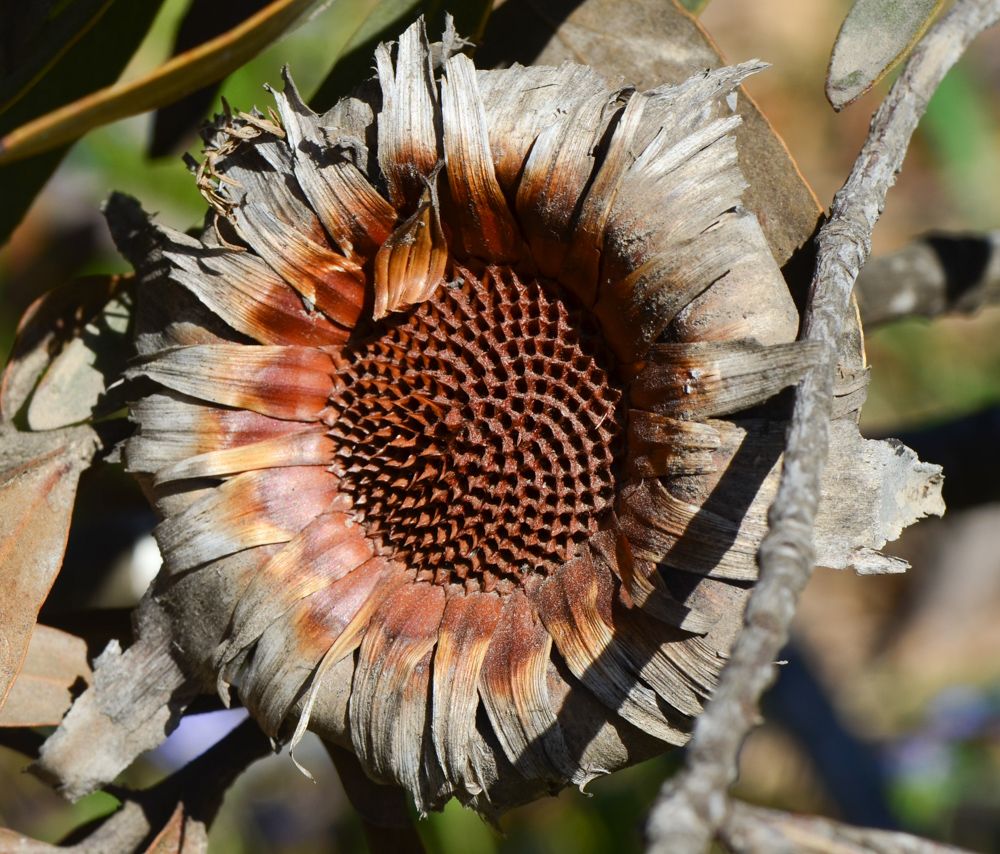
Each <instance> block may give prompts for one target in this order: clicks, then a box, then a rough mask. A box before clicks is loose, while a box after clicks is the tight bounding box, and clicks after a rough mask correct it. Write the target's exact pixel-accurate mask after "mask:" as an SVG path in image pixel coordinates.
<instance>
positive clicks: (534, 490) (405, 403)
mask: <svg viewBox="0 0 1000 854" xmlns="http://www.w3.org/2000/svg"><path fill="white" fill-rule="evenodd" d="M457 273H458V274H459V278H457V279H456V280H455V281H453V282H451V283H450V284H448V285H445V286H442V287H440V288H438V289H437V291H436V292H435V294H434V295H433V296H432V297H430V298H429V299H428V300H427V301H425V302H424V303H422V304H420V305H419V306H418V307H416V308H415V309H413V310H412V311H411V312H409V313H406V314H396V315H392V316H390V317H389V318H387V319H385V320H383V321H381V322H380V323H379V324H378V325H377V326H376V327H375V329H374V331H373V333H372V334H371V335H369V336H368V337H366V338H365V339H364V340H363V341H361V342H359V343H357V344H350V345H348V346H347V347H346V348H345V349H344V351H343V352H342V353H341V355H340V358H339V359H338V360H337V361H338V367H337V371H336V375H335V378H334V379H335V384H336V390H335V391H334V393H333V394H332V396H331V398H330V414H329V416H328V418H327V419H326V421H327V424H328V425H329V427H330V436H331V437H332V438H333V439H334V441H335V442H336V444H337V453H336V455H335V462H334V464H333V467H332V470H333V471H334V472H335V473H336V474H337V475H338V477H339V478H340V479H341V487H340V488H341V489H342V490H343V491H345V492H347V493H349V494H350V495H351V497H352V499H353V502H354V506H355V508H356V509H357V511H358V512H359V513H360V514H361V516H362V518H363V522H364V524H365V526H366V528H367V530H368V532H369V534H370V535H371V536H373V537H374V538H375V539H376V540H378V541H379V542H380V543H381V545H382V547H383V549H384V550H385V551H386V552H387V553H388V554H391V555H392V556H393V557H396V558H398V559H401V560H405V561H406V562H407V563H408V564H409V565H410V566H411V567H413V568H414V569H416V570H417V573H418V578H419V579H422V580H424V581H432V582H434V583H437V584H451V583H464V584H465V586H466V589H469V590H476V589H482V590H487V591H489V590H499V591H501V592H504V591H510V590H513V589H514V588H515V587H516V586H518V585H519V584H523V583H525V582H527V581H528V580H529V579H530V578H531V577H535V576H542V577H544V576H547V575H549V574H551V573H552V572H553V571H554V570H555V569H556V568H557V567H558V566H560V565H561V564H562V563H564V562H565V561H567V560H569V559H570V558H571V557H573V555H574V553H575V552H576V550H577V548H578V547H579V546H580V545H582V544H584V543H586V542H587V541H588V540H589V538H590V537H591V536H592V535H593V534H594V533H596V531H597V529H598V526H599V523H600V521H601V519H602V518H603V517H604V516H605V515H606V514H607V513H608V512H609V511H610V510H611V507H612V504H613V501H614V496H615V492H616V480H617V479H618V478H619V474H618V472H619V469H620V461H621V459H622V458H623V456H624V454H623V451H624V435H625V434H624V420H623V418H624V416H623V414H622V412H623V407H621V406H619V401H620V400H621V399H622V391H623V385H622V383H621V382H620V380H619V378H618V372H617V367H616V364H615V359H614V356H613V355H612V354H611V352H610V350H609V349H608V347H607V346H606V345H605V344H604V340H603V337H602V334H601V331H600V327H599V326H598V324H597V323H596V321H595V320H594V319H593V317H592V316H591V315H590V313H589V312H587V311H586V310H585V309H583V308H582V307H581V306H580V305H579V304H578V303H577V302H576V300H575V298H574V297H573V296H572V295H571V294H569V293H567V292H565V291H564V290H563V289H561V288H559V286H558V285H556V284H555V283H552V282H549V281H546V280H541V281H540V280H530V281H527V282H522V281H521V280H520V279H519V278H518V276H517V275H516V274H515V273H513V272H512V271H510V270H509V269H507V268H497V267H490V268H488V269H487V271H486V273H485V274H484V275H483V276H482V277H477V276H475V275H473V274H472V273H471V272H469V271H468V270H464V269H462V268H458V269H457Z"/></svg>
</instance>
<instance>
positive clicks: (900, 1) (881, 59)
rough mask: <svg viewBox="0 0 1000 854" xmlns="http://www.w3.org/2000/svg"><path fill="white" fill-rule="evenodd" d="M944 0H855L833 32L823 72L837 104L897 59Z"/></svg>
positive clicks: (850, 100) (831, 98)
mask: <svg viewBox="0 0 1000 854" xmlns="http://www.w3.org/2000/svg"><path fill="white" fill-rule="evenodd" d="M942 2H943V0H856V2H855V4H854V6H853V7H852V8H851V11H850V12H848V14H847V18H846V19H845V20H844V23H843V25H842V26H841V28H840V32H839V33H838V34H837V40H836V42H834V45H833V55H832V56H831V57H830V69H829V71H828V72H827V75H826V97H827V100H829V102H830V104H831V105H832V106H833V108H834V109H835V110H842V109H843V108H844V107H846V106H847V105H849V104H853V103H854V102H855V101H856V100H858V98H860V97H861V96H862V95H864V94H865V93H866V92H867V91H868V90H869V89H871V88H872V86H874V85H875V84H876V83H878V82H879V80H881V79H882V78H883V77H885V75H886V74H887V73H888V72H889V71H891V70H892V69H893V68H895V66H896V65H897V64H898V63H899V61H900V60H901V59H902V58H903V57H904V56H905V55H906V54H907V53H908V52H909V50H910V48H912V47H913V45H914V44H916V42H917V40H918V39H919V38H920V37H921V36H922V35H923V34H924V31H925V30H926V29H927V27H928V25H929V24H930V21H931V18H932V17H933V15H934V13H935V12H936V11H937V10H938V9H939V8H940V6H941V4H942Z"/></svg>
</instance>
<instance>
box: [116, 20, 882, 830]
mask: <svg viewBox="0 0 1000 854" xmlns="http://www.w3.org/2000/svg"><path fill="white" fill-rule="evenodd" d="M461 46H462V45H461V43H460V42H459V41H457V40H456V39H454V37H453V35H451V34H447V35H446V38H445V41H444V44H443V45H433V46H431V45H429V44H428V42H427V38H426V35H425V30H424V27H423V24H422V23H418V24H416V25H414V26H413V27H411V28H410V29H409V30H407V31H406V33H405V34H404V35H403V36H402V37H401V39H400V41H399V43H398V44H396V45H392V46H389V45H382V46H380V47H379V48H378V50H377V52H376V56H375V59H376V64H377V72H378V76H377V80H375V81H372V84H371V85H369V86H366V87H363V88H362V90H361V91H360V92H358V93H357V94H356V95H355V96H354V97H351V98H347V99H345V100H344V101H342V102H341V103H339V104H338V105H337V106H336V107H335V108H334V109H332V110H331V111H330V112H328V113H326V114H324V115H321V116H320V115H316V114H314V113H313V112H312V111H311V110H309V109H308V108H307V107H306V106H305V105H304V104H303V102H302V100H301V99H300V97H299V95H298V93H297V92H296V90H295V87H294V85H293V84H292V81H291V78H290V77H287V76H286V79H285V87H284V91H282V92H275V93H273V94H274V98H275V100H276V102H277V113H276V114H273V115H272V116H271V117H270V118H265V117H264V116H263V115H262V114H260V113H257V112H254V113H241V114H238V115H233V114H231V113H227V115H225V116H222V117H219V118H218V119H217V120H216V122H215V123H214V124H213V125H212V126H211V127H210V128H209V129H208V130H207V132H206V141H207V145H208V148H207V152H206V156H205V160H204V162H203V163H202V164H201V165H200V166H199V168H198V181H199V185H200V186H201V188H202V190H203V192H204V193H205V195H206V198H207V199H208V200H209V202H210V204H211V207H212V212H211V214H210V216H209V219H208V224H207V226H206V228H205V230H204V232H203V233H202V234H201V236H200V238H192V237H189V236H186V235H184V234H181V233H178V232H175V231H172V230H170V229H168V228H165V227H163V226H160V225H157V224H155V223H152V222H151V221H148V220H147V219H146V218H145V215H143V214H142V213H141V211H140V209H139V208H138V206H137V204H136V203H135V202H133V201H132V200H129V199H126V198H124V197H120V196H118V197H114V198H113V199H112V200H111V202H110V204H109V209H108V216H109V221H110V222H111V225H112V230H113V232H114V233H115V235H116V239H117V240H118V242H119V245H120V246H121V248H122V250H123V252H124V253H125V254H126V255H127V256H128V257H129V258H130V260H131V261H132V262H133V264H134V265H135V266H136V268H137V272H138V274H139V280H140V290H139V317H138V328H137V348H138V352H139V356H138V359H137V361H136V362H135V363H134V365H133V367H132V369H131V370H130V382H131V384H132V388H133V392H132V397H133V400H134V402H133V403H132V416H133V419H134V420H135V421H136V423H137V425H138V429H137V433H136V435H135V436H134V437H133V438H132V439H131V440H130V441H129V442H128V445H127V449H126V459H127V463H128V466H129V468H130V469H131V470H132V471H133V472H134V473H136V475H137V476H138V477H139V478H140V480H141V481H142V483H143V485H144V487H145V488H146V490H147V492H148V494H149V496H150V498H151V500H152V501H153V503H154V505H155V507H156V509H157V511H158V513H159V514H160V516H161V517H162V520H163V521H162V523H161V524H160V526H159V528H158V529H157V533H156V536H157V540H158V542H159V544H160V548H161V550H162V552H163V556H164V561H165V563H164V568H163V570H162V572H161V576H160V578H159V579H158V581H157V584H156V587H155V588H154V591H153V595H154V597H160V598H162V600H163V601H165V602H169V603H171V604H170V608H172V609H173V612H174V613H175V615H176V616H175V620H174V626H175V628H174V632H175V635H176V637H175V638H174V649H175V653H174V654H176V655H179V656H181V657H182V659H183V661H184V666H185V668H186V669H187V670H188V671H189V672H191V673H194V674H197V676H198V678H200V679H201V680H202V683H203V685H204V686H205V688H206V689H211V690H215V689H217V690H218V691H219V692H220V694H221V695H222V696H223V697H224V698H226V699H227V700H229V699H231V698H232V697H233V696H234V695H236V696H238V697H239V700H240V701H241V702H242V703H244V704H245V705H246V706H247V707H248V708H249V710H250V712H251V714H252V715H253V716H254V717H255V718H256V720H257V721H258V722H259V723H260V725H261V726H262V727H263V729H264V730H265V731H266V732H267V733H269V734H270V735H272V736H274V737H276V738H279V739H287V738H290V737H292V738H293V741H294V740H297V738H298V737H299V736H300V735H301V732H302V730H303V729H304V728H305V727H307V726H308V727H309V728H311V729H313V730H315V731H317V732H319V733H320V734H321V735H322V736H324V737H325V738H328V739H331V740H334V741H337V742H339V743H341V744H343V745H345V746H347V747H349V748H350V749H351V750H353V751H354V752H355V753H356V754H357V756H358V758H359V760H360V761H361V763H362V765H363V767H364V768H365V770H366V771H367V773H368V774H369V775H370V776H372V777H373V778H374V779H376V780H378V781H380V782H384V783H391V784H397V785H400V786H403V787H405V788H406V789H407V790H409V791H410V792H411V793H412V795H413V797H414V798H415V800H416V802H417V805H418V808H419V809H420V810H422V811H426V810H430V809H440V808H441V807H442V806H443V805H444V803H445V802H446V801H447V800H448V799H449V798H451V797H457V798H459V799H460V800H461V801H462V802H463V803H466V804H470V805H472V806H474V807H475V808H476V809H477V810H479V811H480V812H481V813H483V814H484V815H487V816H493V815H495V814H496V812H498V811H501V810H503V809H506V808H508V807H509V806H511V805H513V804H516V803H521V802H524V801H527V800H530V799H533V798H535V797H538V796H539V795H541V794H544V793H547V792H553V791H556V790H558V789H559V788H561V787H563V786H565V785H566V784H567V783H570V782H571V783H574V784H577V785H583V784H585V783H586V782H587V781H588V780H589V779H591V778H593V777H594V776H596V775H599V774H603V773H607V772H610V771H613V770H614V769H616V768H619V767H622V766H624V765H626V764H629V763H631V762H635V761H638V760H639V759H642V758H646V757H648V756H651V755H654V754H656V753H657V752H660V751H662V750H664V749H666V748H667V747H669V746H671V745H680V744H683V743H684V742H685V741H686V740H687V738H688V733H689V731H690V728H691V725H692V721H693V719H694V717H695V716H696V715H697V714H698V713H699V712H700V710H701V708H702V703H703V702H704V700H705V698H706V697H707V696H708V695H709V694H710V692H711V689H712V686H713V684H714V681H715V679H716V677H717V675H718V672H719V670H720V668H721V666H722V663H723V661H724V658H725V654H726V652H727V650H728V648H729V644H730V643H731V641H732V638H733V636H734V633H735V631H736V627H737V626H738V622H739V617H740V614H741V613H742V607H743V603H744V601H745V594H746V590H747V588H748V586H749V584H750V583H751V582H752V581H753V580H754V578H755V577H756V571H757V570H756V562H755V556H756V551H757V548H758V545H759V543H760V540H761V537H762V536H763V533H764V530H765V528H766V522H765V514H766V508H767V506H768V502H769V500H770V498H771V497H772V496H773V491H774V486H775V483H776V477H777V473H778V471H779V470H780V462H779V458H780V451H781V437H782V434H783V422H782V421H781V418H782V417H786V416H787V408H786V404H787V400H785V401H784V402H782V400H784V399H782V400H778V401H772V398H774V396H775V395H776V394H777V393H778V392H780V391H781V390H782V389H785V388H787V387H788V386H790V385H793V384H794V383H796V382H797V381H798V380H799V379H800V377H801V376H802V374H803V373H804V371H805V370H806V369H807V367H808V366H809V365H810V364H811V363H812V361H813V358H814V355H815V353H814V350H813V349H812V348H811V347H810V346H809V345H806V344H803V343H797V342H795V338H796V334H797V331H798V313H797V311H796V308H795V305H794V303H793V301H792V299H791V296H790V295H789V292H788V288H787V286H786V285H785V282H784V280H783V279H782V277H781V274H780V272H779V270H778V268H777V265H776V264H775V262H774V259H773V258H772V256H771V254H770V252H769V250H768V246H767V243H766V241H765V239H764V237H763V235H762V233H761V230H760V227H759V224H758V222H757V219H756V217H755V216H754V215H753V214H752V213H751V212H748V211H746V210H745V209H744V208H743V207H742V206H741V193H742V191H743V189H744V187H745V182H744V180H743V178H742V176H741V173H740V170H739V168H738V164H737V148H736V143H735V141H734V138H733V136H732V132H733V129H734V127H735V126H736V125H737V124H738V123H739V117H738V116H736V115H734V113H733V110H732V108H731V104H733V103H735V97H736V89H735V87H737V86H738V85H739V83H740V81H741V80H742V79H743V78H744V77H745V76H746V75H748V74H750V73H753V72H755V71H757V70H759V69H760V68H762V67H763V66H762V65H761V64H760V63H756V62H752V63H747V64H744V65H741V66H738V67H735V68H722V69H720V70H718V71H713V72H707V73H702V74H697V75H695V76H694V77H692V78H691V79H690V80H688V81H686V82H685V83H683V84H682V85H679V86H664V87H661V88H657V89H652V90H650V91H646V92H637V91H635V90H634V88H632V87H629V86H623V85H621V84H620V83H619V82H617V81H610V80H607V79H606V78H605V77H603V76H602V75H601V74H599V73H598V72H596V71H594V70H593V69H590V68H586V67H582V66H576V65H570V64H567V65H564V66H562V67H560V68H520V67H515V68H511V69H508V70H503V71H476V70H475V69H474V67H473V65H472V62H471V61H470V60H469V59H468V58H467V57H466V56H465V55H463V54H462V53H460V52H457V49H458V48H460V47H461ZM768 401H772V402H771V403H768ZM767 418H777V419H778V421H777V422H776V423H771V422H769V421H768V420H767ZM877 545H880V543H879V544H877ZM296 727H297V729H298V731H297V732H295V733H294V736H293V731H294V730H296Z"/></svg>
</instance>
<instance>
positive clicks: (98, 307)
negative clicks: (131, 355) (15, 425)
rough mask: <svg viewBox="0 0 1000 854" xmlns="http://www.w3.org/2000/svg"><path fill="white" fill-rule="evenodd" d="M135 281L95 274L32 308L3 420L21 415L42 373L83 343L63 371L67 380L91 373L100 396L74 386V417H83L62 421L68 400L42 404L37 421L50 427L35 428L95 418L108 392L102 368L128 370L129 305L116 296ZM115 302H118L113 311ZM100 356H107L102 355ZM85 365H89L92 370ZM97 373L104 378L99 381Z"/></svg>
mask: <svg viewBox="0 0 1000 854" xmlns="http://www.w3.org/2000/svg"><path fill="white" fill-rule="evenodd" d="M131 280H132V276H131V275H130V276H89V277H87V278H84V279H77V280H76V281H74V282H70V283H69V284H68V285H64V286H62V287H60V288H56V289H55V290H53V291H49V293H47V294H45V295H44V296H41V297H39V298H38V299H37V300H35V302H34V303H32V304H31V306H30V307H29V308H28V310H27V311H26V312H25V313H24V317H22V318H21V323H20V325H19V326H18V330H17V338H16V339H15V341H14V347H13V349H12V351H11V355H10V360H9V361H8V363H7V367H6V368H5V370H4V374H3V381H2V384H0V422H2V421H10V420H11V419H13V418H14V417H15V416H16V415H17V413H18V412H19V411H20V409H21V407H22V406H24V404H25V403H26V402H27V400H28V398H29V397H30V396H31V394H32V392H33V390H34V389H35V387H36V385H37V384H38V380H39V378H40V377H41V376H42V374H43V373H44V372H45V371H46V369H48V368H50V366H54V362H58V361H59V360H60V358H61V357H60V353H61V352H64V350H65V348H69V347H73V346H74V344H73V342H74V341H80V342H81V343H80V344H77V345H75V347H76V349H77V351H78V352H77V353H76V354H75V355H70V356H68V357H67V358H66V359H65V360H63V362H64V364H63V365H62V366H61V368H60V372H61V374H62V376H63V377H64V378H68V379H71V380H75V379H79V378H80V373H79V372H80V370H81V369H82V370H83V371H84V372H85V373H89V374H90V375H91V376H90V378H89V379H90V388H91V391H92V392H94V391H96V392H97V394H93V393H92V394H90V395H83V394H80V390H79V389H75V388H72V387H70V388H69V391H70V392H71V393H72V395H73V405H71V406H70V407H69V408H71V409H73V411H74V413H81V412H82V414H80V415H79V417H74V418H69V419H66V418H62V417H60V415H59V414H58V409H59V408H60V406H61V405H62V404H65V403H66V401H59V400H51V399H50V401H49V402H48V403H46V404H42V405H41V407H42V408H41V409H39V410H37V413H36V418H41V421H42V422H43V423H44V424H45V426H42V425H41V424H34V425H32V428H33V429H38V430H48V429H52V428H54V427H63V426H65V425H66V424H72V423H74V422H76V421H83V420H84V419H85V418H87V417H89V415H90V410H91V408H92V406H93V405H94V404H96V402H97V396H98V395H99V394H100V391H103V384H104V383H103V379H102V378H103V374H102V372H101V371H100V369H99V368H98V364H100V365H101V366H102V367H103V366H104V365H107V364H108V362H109V361H114V362H116V363H117V364H119V365H120V366H122V367H124V358H125V356H124V353H125V348H126V347H130V345H128V344H126V342H125V340H124V337H123V336H124V332H125V327H126V326H127V316H123V312H124V311H125V305H124V304H123V303H121V302H118V301H116V300H115V299H114V297H115V295H116V294H124V291H125V289H126V288H127V287H128V286H129V285H130V283H131ZM112 302H115V303H116V305H115V306H113V307H112ZM102 312H110V313H109V314H108V315H107V317H105V318H104V319H103V320H101V319H98V318H99V315H101V313H102ZM92 321H95V325H94V326H93V328H92V330H91V332H90V334H89V336H88V338H87V339H80V338H77V336H78V335H80V333H81V332H83V331H84V329H85V328H87V327H88V324H91V322H92ZM123 321H124V322H123ZM101 327H106V330H105V331H106V332H109V333H114V334H115V335H117V341H116V342H112V340H111V338H112V336H110V335H105V336H103V337H102V336H101V335H100V332H101ZM115 344H117V345H118V349H117V350H116V349H115ZM81 347H82V348H83V351H82V352H81V351H80V348H81ZM98 352H100V354H101V358H99V357H98ZM116 356H117V357H116ZM81 361H82V362H83V363H84V364H86V365H87V366H89V369H90V370H89V371H87V369H86V368H85V367H84V365H82V364H81ZM74 369H75V370H74ZM93 374H98V375H99V376H98V377H94V376H93ZM96 381H100V382H101V386H102V388H101V389H99V390H98V389H96ZM51 382H52V383H54V384H57V379H56V378H53V380H52V381H51ZM53 390H54V387H50V390H49V392H48V394H49V395H50V397H51V393H52V391H53ZM43 394H45V393H44V392H43ZM88 402H89V403H90V405H89V406H88V405H87V404H88ZM84 407H85V410H84ZM43 411H44V414H43ZM67 411H68V410H67ZM29 420H30V416H29ZM60 422H61V423H60Z"/></svg>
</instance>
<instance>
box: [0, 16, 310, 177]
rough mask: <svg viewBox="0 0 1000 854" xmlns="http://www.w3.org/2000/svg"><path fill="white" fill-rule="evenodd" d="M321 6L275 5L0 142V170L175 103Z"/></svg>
mask: <svg viewBox="0 0 1000 854" xmlns="http://www.w3.org/2000/svg"><path fill="white" fill-rule="evenodd" d="M320 2H322V0H274V1H273V2H272V3H270V4H269V5H268V6H267V7H266V8H265V9H263V10H262V11H260V12H258V13H257V14H256V15H253V16H251V17H250V18H248V19H247V20H245V21H244V22H243V23H242V24H240V25H239V26H237V27H234V28H233V29H231V30H229V31H228V32H227V33H224V34H223V35H221V36H218V37H217V38H214V39H212V40H211V41H208V42H205V44H203V45H200V46H199V47H197V48H194V49H193V50H189V51H187V52H186V53H183V54H181V55H180V56H176V57H174V58H173V59H171V60H169V61H167V62H165V63H163V65H161V66H159V67H158V68H156V69H155V70H153V71H152V72H150V73H149V74H146V75H143V76H142V77H139V78H137V79H135V80H131V81H128V82H125V83H119V84H116V85H114V86H109V87H108V88H106V89H102V90H100V91H99V92H95V93H93V94H91V95H88V96H86V97H84V98H81V99H80V100H78V101H74V102H73V103H71V104H67V105H66V106H65V107H60V108H59V109H58V110H54V111H53V112H51V113H48V114H47V115H45V116H42V117H41V118H39V119H35V120H33V121H31V122H28V123H27V124H25V125H22V126H21V127H20V128H18V129H16V130H14V131H12V132H11V133H8V134H7V135H6V136H5V137H3V139H0V164H4V163H12V162H14V161H17V160H21V159H23V158H25V157H30V156H31V155H33V154H39V153H41V152H43V151H49V150H50V149H53V148H56V147H58V146H60V145H63V144H65V143H67V142H71V141H72V140H74V139H76V138H78V137H80V136H82V135H83V134H85V133H87V132H88V131H91V130H93V129H94V128H97V127H101V126H102V125H106V124H109V123H110V122H114V121H117V120H118V119H123V118H126V117H128V116H135V115H138V114H139V113H144V112H146V111H147V110H153V109H156V108H157V107H162V106H163V105H164V104H169V103H171V102H172V101H176V100H177V99H178V98H182V97H183V96H185V95H187V94H189V93H191V92H194V91H195V90H197V89H200V88H201V87H202V86H204V85H205V84H206V83H211V82H212V81H214V80H219V79H220V78H222V77H225V76H226V75H227V74H230V73H232V72H233V71H235V70H236V69H237V68H239V67H240V66H241V65H243V64H244V63H246V62H248V61H249V60H250V59H252V58H253V57H255V56H256V55H257V54H259V53H260V52H261V51H263V50H264V49H265V48H267V47H268V46H270V45H271V44H273V43H274V42H275V41H277V40H278V39H279V38H280V37H281V36H282V35H284V33H285V32H287V31H288V30H289V29H291V28H292V27H293V26H294V25H295V24H296V23H297V22H298V21H300V20H301V19H302V17H303V16H304V15H306V14H307V13H308V12H310V11H311V10H312V9H313V8H314V7H316V6H317V5H318V4H319V3H320Z"/></svg>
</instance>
